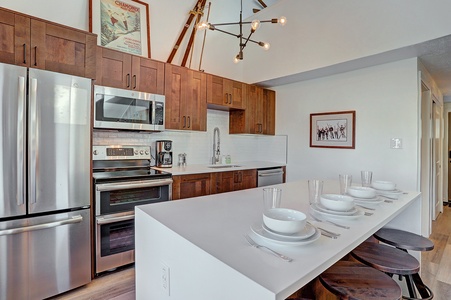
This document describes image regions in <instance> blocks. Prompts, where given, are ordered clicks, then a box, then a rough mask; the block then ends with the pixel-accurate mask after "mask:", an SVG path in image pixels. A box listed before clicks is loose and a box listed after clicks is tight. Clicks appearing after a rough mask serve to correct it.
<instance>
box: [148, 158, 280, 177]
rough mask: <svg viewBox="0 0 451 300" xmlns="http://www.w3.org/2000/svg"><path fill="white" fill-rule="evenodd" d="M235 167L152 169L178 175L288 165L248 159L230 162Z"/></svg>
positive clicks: (195, 166) (208, 166)
mask: <svg viewBox="0 0 451 300" xmlns="http://www.w3.org/2000/svg"><path fill="white" fill-rule="evenodd" d="M230 165H232V166H234V167H225V168H211V167H212V166H216V167H217V166H227V165H226V164H224V165H222V164H217V165H201V164H198V165H187V166H183V167H182V166H181V167H178V166H174V167H172V168H158V167H152V169H155V170H158V171H162V172H167V173H171V174H172V175H173V176H176V175H190V174H202V173H216V172H227V171H239V170H250V169H266V168H276V167H283V166H286V164H285V163H279V162H269V161H246V162H234V163H232V164H230Z"/></svg>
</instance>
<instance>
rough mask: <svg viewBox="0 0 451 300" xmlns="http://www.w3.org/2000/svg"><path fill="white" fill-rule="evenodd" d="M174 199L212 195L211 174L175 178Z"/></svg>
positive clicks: (173, 185) (173, 186)
mask: <svg viewBox="0 0 451 300" xmlns="http://www.w3.org/2000/svg"><path fill="white" fill-rule="evenodd" d="M172 179H173V181H174V182H173V183H172V199H173V200H177V199H184V198H191V197H199V196H205V195H210V174H209V173H207V174H194V175H182V176H173V178H172Z"/></svg>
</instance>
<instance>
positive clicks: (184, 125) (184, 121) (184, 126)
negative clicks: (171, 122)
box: [183, 116, 186, 128]
mask: <svg viewBox="0 0 451 300" xmlns="http://www.w3.org/2000/svg"><path fill="white" fill-rule="evenodd" d="M183 128H186V116H183Z"/></svg>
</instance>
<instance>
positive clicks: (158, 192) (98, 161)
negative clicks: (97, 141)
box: [93, 145, 172, 273]
mask: <svg viewBox="0 0 451 300" xmlns="http://www.w3.org/2000/svg"><path fill="white" fill-rule="evenodd" d="M150 159H151V151H150V146H122V145H117V146H93V180H94V198H95V199H94V204H95V213H96V233H95V235H96V238H95V239H96V273H100V272H103V271H106V270H111V269H114V268H116V267H119V266H122V265H126V264H130V263H133V262H134V260H135V258H134V255H135V251H134V249H135V228H134V224H135V221H134V219H135V212H134V209H135V206H137V205H142V204H149V203H157V202H162V201H169V200H171V199H172V175H171V174H170V173H166V172H161V171H157V170H153V169H151V168H150Z"/></svg>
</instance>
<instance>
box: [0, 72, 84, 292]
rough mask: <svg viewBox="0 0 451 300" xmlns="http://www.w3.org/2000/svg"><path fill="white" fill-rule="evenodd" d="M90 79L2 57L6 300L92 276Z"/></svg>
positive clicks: (0, 276) (0, 253) (1, 216)
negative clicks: (11, 62)
mask: <svg viewBox="0 0 451 300" xmlns="http://www.w3.org/2000/svg"><path fill="white" fill-rule="evenodd" d="M90 99H91V80H89V79H86V78H80V77H74V76H69V75H65V74H59V73H54V72H49V71H44V70H37V69H31V68H30V69H27V68H23V67H18V66H13V65H6V64H0V140H1V143H0V299H2V300H3V299H44V298H47V297H50V296H53V295H56V294H59V293H62V292H64V291H67V290H70V289H73V288H75V287H78V286H81V285H83V284H86V283H88V282H89V281H90V280H91V252H90V213H89V211H90V209H89V205H90V171H89V170H90V149H91V147H90V129H91V125H90V110H91V105H90Z"/></svg>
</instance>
